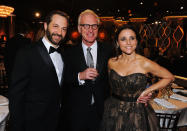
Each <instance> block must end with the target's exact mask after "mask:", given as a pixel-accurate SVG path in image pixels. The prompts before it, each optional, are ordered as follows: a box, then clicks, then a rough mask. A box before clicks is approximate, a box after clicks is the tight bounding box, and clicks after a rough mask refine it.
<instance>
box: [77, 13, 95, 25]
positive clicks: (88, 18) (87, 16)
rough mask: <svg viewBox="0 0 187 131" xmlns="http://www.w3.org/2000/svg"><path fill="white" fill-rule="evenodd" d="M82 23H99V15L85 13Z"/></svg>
mask: <svg viewBox="0 0 187 131" xmlns="http://www.w3.org/2000/svg"><path fill="white" fill-rule="evenodd" d="M80 23H81V24H98V20H97V17H96V16H95V15H93V14H84V15H82V17H81V19H80Z"/></svg>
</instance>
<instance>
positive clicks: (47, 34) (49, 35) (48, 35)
mask: <svg viewBox="0 0 187 131" xmlns="http://www.w3.org/2000/svg"><path fill="white" fill-rule="evenodd" d="M55 35H57V36H59V37H61V38H62V39H61V40H60V41H59V42H58V43H56V42H55V41H53V39H52V36H55ZM46 36H47V38H48V40H49V41H50V42H51V43H53V44H54V45H59V44H60V43H61V42H62V41H63V37H62V36H61V35H58V34H55V33H52V34H50V32H49V29H47V30H46Z"/></svg>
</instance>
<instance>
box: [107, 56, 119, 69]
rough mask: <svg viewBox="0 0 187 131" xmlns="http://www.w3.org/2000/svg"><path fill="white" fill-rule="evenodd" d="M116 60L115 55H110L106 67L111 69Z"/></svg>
mask: <svg viewBox="0 0 187 131" xmlns="http://www.w3.org/2000/svg"><path fill="white" fill-rule="evenodd" d="M117 62H118V60H117V57H112V58H110V59H109V60H108V67H109V68H110V69H111V68H112V67H113V66H115V65H116V63H117Z"/></svg>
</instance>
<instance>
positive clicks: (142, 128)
mask: <svg viewBox="0 0 187 131" xmlns="http://www.w3.org/2000/svg"><path fill="white" fill-rule="evenodd" d="M116 43H117V46H118V48H119V49H120V52H121V53H120V54H119V55H117V56H116V57H114V58H111V59H110V60H109V62H108V68H109V81H110V85H111V97H109V98H108V99H107V100H106V101H105V110H104V116H103V122H102V126H101V131H158V130H159V125H158V121H157V118H156V115H155V113H154V110H153V109H152V107H151V106H150V105H149V104H146V101H145V100H144V99H142V98H143V97H145V96H147V95H148V94H149V93H151V92H153V91H155V90H158V89H160V88H164V87H166V86H167V85H168V84H169V83H170V82H172V81H173V79H174V77H173V75H172V74H171V73H170V72H169V71H168V70H166V69H165V68H163V67H161V66H159V65H158V64H156V63H155V62H153V61H151V60H149V59H147V58H146V57H143V56H141V55H139V54H137V53H136V47H137V44H138V34H137V33H136V31H135V30H134V28H133V27H132V26H130V25H124V26H122V27H120V28H119V30H118V31H117V32H116ZM147 73H151V74H153V75H155V76H158V77H159V78H160V80H159V81H158V82H157V83H155V84H153V85H151V86H150V87H149V88H146V85H147V77H146V74H147ZM144 103H145V104H146V105H145V104H144Z"/></svg>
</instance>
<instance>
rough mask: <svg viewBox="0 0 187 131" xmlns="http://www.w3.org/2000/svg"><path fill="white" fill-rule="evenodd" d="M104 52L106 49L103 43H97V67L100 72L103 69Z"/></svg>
mask: <svg viewBox="0 0 187 131" xmlns="http://www.w3.org/2000/svg"><path fill="white" fill-rule="evenodd" d="M103 53H104V50H103V49H102V46H101V44H100V43H99V42H98V44H97V64H96V69H97V70H98V72H99V73H100V72H101V70H102V63H103Z"/></svg>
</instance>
